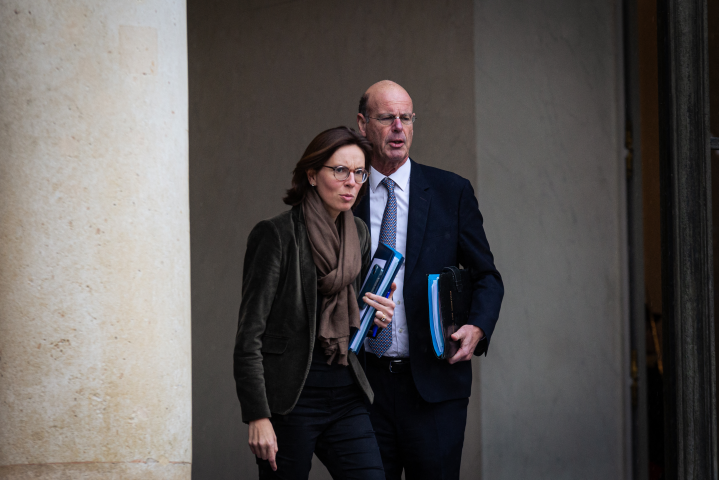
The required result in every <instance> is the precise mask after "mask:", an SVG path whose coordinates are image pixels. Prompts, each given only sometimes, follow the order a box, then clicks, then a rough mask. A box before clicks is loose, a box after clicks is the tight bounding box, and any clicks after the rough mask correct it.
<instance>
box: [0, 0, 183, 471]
mask: <svg viewBox="0 0 719 480" xmlns="http://www.w3.org/2000/svg"><path fill="white" fill-rule="evenodd" d="M186 38H187V34H186V15H185V2H184V1H181V0H64V1H57V2H47V1H45V0H3V1H0V479H3V480H5V479H13V480H14V479H34V478H43V479H72V480H77V479H118V480H119V479H122V480H133V479H143V480H153V479H189V478H190V470H191V456H192V451H191V362H190V263H189V261H190V254H189V253H190V252H189V250H190V246H189V212H188V204H189V199H188V141H187V121H188V117H187V41H186Z"/></svg>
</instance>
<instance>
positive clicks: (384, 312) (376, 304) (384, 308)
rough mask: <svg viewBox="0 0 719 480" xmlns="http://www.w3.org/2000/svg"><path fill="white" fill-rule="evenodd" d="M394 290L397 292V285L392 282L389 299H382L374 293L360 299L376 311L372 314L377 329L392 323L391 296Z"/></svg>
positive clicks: (392, 305) (392, 306)
mask: <svg viewBox="0 0 719 480" xmlns="http://www.w3.org/2000/svg"><path fill="white" fill-rule="evenodd" d="M395 290H397V284H396V283H394V282H393V283H392V289H391V290H390V293H389V298H384V297H381V296H379V295H375V294H374V293H367V294H365V296H364V298H363V299H362V300H364V302H365V303H366V304H367V305H369V306H370V307H373V308H375V309H377V311H376V312H375V314H374V324H375V325H377V326H378V327H379V328H384V327H386V326H387V325H389V323H390V322H391V321H392V317H393V316H394V307H395V304H394V302H393V301H392V296H393V295H394V291H395Z"/></svg>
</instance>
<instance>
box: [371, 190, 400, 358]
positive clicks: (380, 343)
mask: <svg viewBox="0 0 719 480" xmlns="http://www.w3.org/2000/svg"><path fill="white" fill-rule="evenodd" d="M381 183H382V185H384V186H385V187H387V191H388V192H389V195H388V196H387V205H386V206H385V207H384V215H383V216H382V227H381V228H380V231H379V241H380V243H384V244H385V245H387V246H388V247H392V248H397V199H396V198H395V196H394V186H395V183H394V182H393V181H392V179H390V178H389V177H385V178H384V179H383V180H382V182H381ZM378 293H379V292H378ZM391 345H392V323H391V322H390V323H389V324H388V325H387V326H386V327H385V328H383V329H382V331H380V332H379V334H378V335H377V338H370V339H369V346H370V348H372V351H373V352H374V353H375V354H376V355H377V356H378V357H381V356H382V355H384V354H385V352H387V350H389V347H390V346H391Z"/></svg>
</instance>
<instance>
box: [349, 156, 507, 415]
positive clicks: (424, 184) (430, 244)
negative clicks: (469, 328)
mask: <svg viewBox="0 0 719 480" xmlns="http://www.w3.org/2000/svg"><path fill="white" fill-rule="evenodd" d="M410 161H411V162H412V170H411V173H410V182H409V218H408V220H407V251H406V256H405V257H406V258H405V273H404V300H405V311H406V314H407V328H408V329H409V352H410V353H409V356H410V359H411V363H410V364H411V366H412V376H413V378H414V382H415V385H416V386H417V390H418V391H419V393H420V395H422V398H424V399H425V400H426V401H428V402H431V403H435V402H443V401H446V400H452V399H457V398H467V397H469V395H470V393H471V387H472V365H471V362H459V363H456V364H454V365H450V364H449V363H448V362H447V361H446V360H438V359H437V358H436V357H435V355H434V350H433V349H432V340H431V336H430V330H429V302H428V299H427V275H428V274H432V273H440V272H441V271H442V268H444V267H447V266H451V265H454V266H459V265H461V266H462V267H464V268H470V269H472V270H473V271H474V272H475V274H477V275H478V279H477V281H476V282H475V290H474V294H473V296H472V310H471V313H470V317H469V321H468V323H469V324H471V325H475V326H477V327H479V328H481V329H482V331H484V334H485V340H482V342H480V345H479V346H480V349H479V350H478V351H477V352H476V353H478V354H480V353H486V351H487V347H488V346H489V341H490V340H491V337H492V332H493V331H494V326H495V324H496V323H497V319H498V318H499V308H500V306H501V304H502V297H503V296H504V286H503V284H502V277H501V276H500V275H499V272H498V271H497V269H496V268H495V267H494V258H493V257H492V252H490V250H489V243H487V237H486V236H485V234H484V227H483V226H482V214H481V213H480V212H479V206H478V204H477V199H476V198H475V196H474V190H473V189H472V185H471V184H470V183H469V181H468V180H467V179H465V178H462V177H460V176H459V175H456V174H454V173H451V172H447V171H445V170H440V169H438V168H433V167H428V166H426V165H420V164H419V163H417V162H415V161H413V160H411V159H410ZM369 206H370V202H369V195H366V196H365V197H364V198H363V199H362V201H361V202H360V204H359V205H358V206H357V208H356V209H355V212H354V213H355V215H356V216H358V217H360V218H361V219H362V220H364V221H365V223H366V224H367V225H370V211H369V210H370V208H369ZM367 354H368V355H374V354H373V353H367Z"/></svg>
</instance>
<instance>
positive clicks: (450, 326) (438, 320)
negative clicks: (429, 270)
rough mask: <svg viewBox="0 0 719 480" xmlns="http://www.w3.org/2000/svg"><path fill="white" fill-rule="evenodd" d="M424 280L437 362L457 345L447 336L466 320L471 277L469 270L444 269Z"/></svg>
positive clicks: (452, 354)
mask: <svg viewBox="0 0 719 480" xmlns="http://www.w3.org/2000/svg"><path fill="white" fill-rule="evenodd" d="M427 278H428V280H429V286H428V293H429V307H430V315H429V318H430V330H431V332H432V344H433V347H434V353H435V355H436V356H437V358H440V359H447V358H451V357H453V356H454V355H455V354H456V353H457V350H459V343H460V342H459V341H457V340H452V338H451V335H452V334H453V333H454V332H456V331H457V330H459V329H460V327H462V326H463V325H466V324H467V320H468V319H469V312H470V310H471V308H472V293H473V290H474V285H473V284H474V278H473V275H472V272H471V271H469V270H466V269H460V268H457V267H444V268H443V269H442V273H440V274H439V275H428V276H427ZM435 282H436V283H435ZM478 346H479V345H478Z"/></svg>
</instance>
